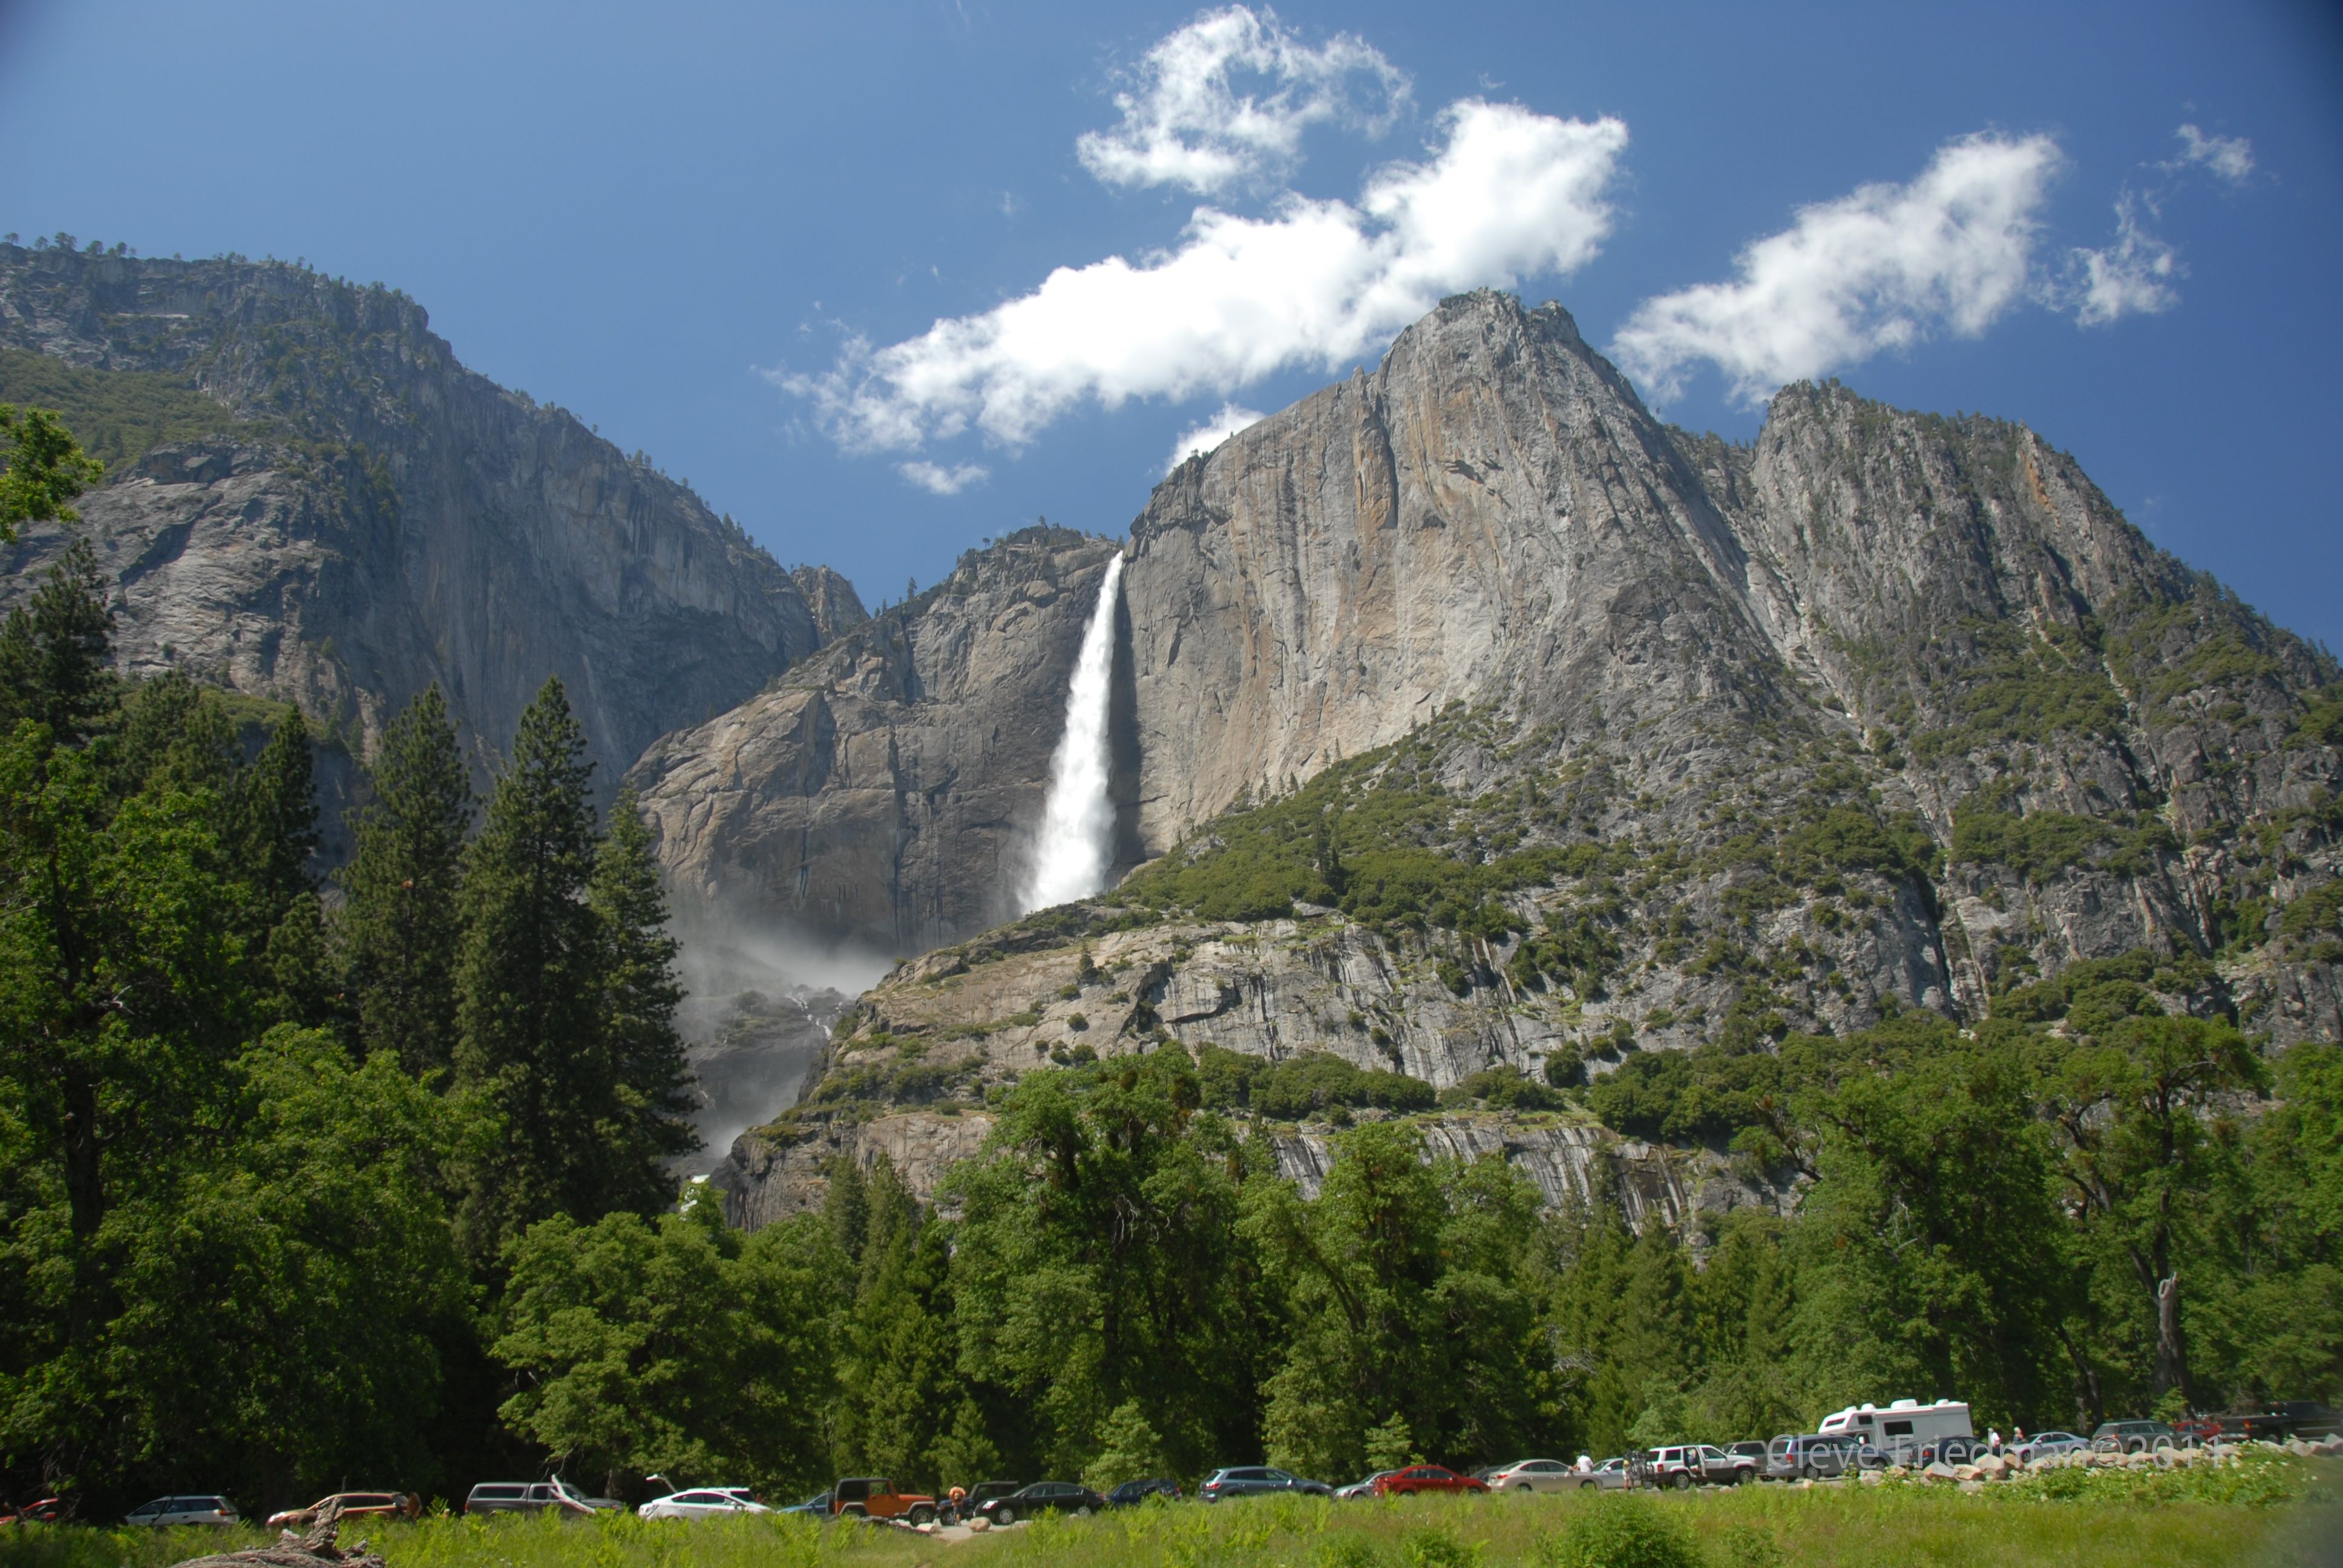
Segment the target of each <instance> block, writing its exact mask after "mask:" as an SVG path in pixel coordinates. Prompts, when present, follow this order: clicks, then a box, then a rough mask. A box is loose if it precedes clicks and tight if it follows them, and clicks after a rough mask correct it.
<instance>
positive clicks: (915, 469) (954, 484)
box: [895, 461, 992, 496]
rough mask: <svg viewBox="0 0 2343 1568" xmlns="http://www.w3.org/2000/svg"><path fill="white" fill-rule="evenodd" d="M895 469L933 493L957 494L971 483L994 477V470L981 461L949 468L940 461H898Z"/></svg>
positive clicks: (942, 494)
mask: <svg viewBox="0 0 2343 1568" xmlns="http://www.w3.org/2000/svg"><path fill="white" fill-rule="evenodd" d="M895 471H896V472H897V473H899V474H900V475H902V476H903V477H905V478H907V479H909V480H910V481H911V483H913V484H915V485H917V486H919V487H920V488H921V489H923V490H926V491H928V492H929V493H930V494H931V495H938V496H957V495H959V494H960V492H961V491H962V490H965V489H967V488H968V487H970V485H975V484H981V483H982V482H983V481H985V480H986V479H989V478H990V477H992V470H991V469H990V468H988V467H985V466H984V465H983V464H981V463H961V464H960V465H958V466H957V467H950V468H947V467H943V466H942V465H941V464H940V463H929V462H924V461H923V462H917V463H898V464H897V465H895Z"/></svg>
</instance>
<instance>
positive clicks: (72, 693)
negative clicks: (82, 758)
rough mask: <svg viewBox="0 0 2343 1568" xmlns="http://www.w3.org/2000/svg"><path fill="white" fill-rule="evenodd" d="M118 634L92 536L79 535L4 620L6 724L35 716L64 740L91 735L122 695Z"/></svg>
mask: <svg viewBox="0 0 2343 1568" xmlns="http://www.w3.org/2000/svg"><path fill="white" fill-rule="evenodd" d="M113 637H114V611H113V609H112V608H110V607H108V606H107V604H106V578H105V576H104V574H103V573H101V572H100V571H99V570H98V569H97V557H96V555H95V554H93V553H92V552H91V550H90V548H89V544H88V542H87V541H86V540H84V539H75V541H74V542H73V544H72V545H71V546H70V547H69V548H67V549H66V550H65V554H64V555H63V556H61V557H59V558H58V559H57V562H56V564H55V566H53V567H51V568H49V572H48V576H47V578H45V580H44V581H43V582H42V584H41V586H40V587H39V588H35V590H34V591H33V597H32V598H31V600H30V601H29V602H28V603H27V604H25V605H24V606H21V607H19V608H15V609H13V610H10V611H9V612H8V618H7V621H6V622H5V624H0V724H5V725H6V726H9V727H14V725H15V723H16V721H17V720H18V719H36V720H38V721H39V722H41V723H43V724H45V725H47V726H48V727H49V735H50V738H51V739H54V740H55V742H56V743H57V744H58V745H60V746H77V745H79V744H81V743H82V742H83V741H85V740H86V739H89V738H90V736H91V735H92V734H93V733H95V732H96V730H97V729H100V728H102V727H103V726H104V723H105V720H106V719H107V718H109V717H110V716H111V715H112V714H113V713H114V711H115V707H116V703H118V702H119V701H120V699H121V687H120V682H119V681H118V680H117V679H116V677H115V674H114V662H113V657H112V646H111V645H112V642H113Z"/></svg>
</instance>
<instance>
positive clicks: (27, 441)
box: [0, 403, 106, 544]
mask: <svg viewBox="0 0 2343 1568" xmlns="http://www.w3.org/2000/svg"><path fill="white" fill-rule="evenodd" d="M0 441H5V442H6V443H7V452H6V457H5V467H0V544H14V543H15V539H16V533H17V530H18V529H20V528H23V527H24V526H25V524H26V523H48V522H63V523H77V522H79V521H81V517H80V514H78V513H76V512H75V510H74V509H73V508H72V506H71V505H69V503H70V502H71V501H72V500H73V498H75V496H78V495H80V494H81V493H82V492H83V491H84V490H85V489H87V488H89V487H91V486H92V485H95V484H96V483H97V482H98V481H99V480H100V479H102V478H104V477H106V467H105V465H103V464H101V463H100V462H98V461H97V459H96V458H95V457H89V456H87V455H86V454H85V453H84V452H83V451H82V449H81V443H80V442H78V441H76V440H75V439H74V437H73V432H72V431H70V430H67V429H66V428H65V425H64V423H63V422H62V421H61V420H59V419H58V417H57V416H56V415H55V413H53V412H51V411H50V410H49V409H46V408H22V409H20V408H18V407H15V405H14V404H10V403H0Z"/></svg>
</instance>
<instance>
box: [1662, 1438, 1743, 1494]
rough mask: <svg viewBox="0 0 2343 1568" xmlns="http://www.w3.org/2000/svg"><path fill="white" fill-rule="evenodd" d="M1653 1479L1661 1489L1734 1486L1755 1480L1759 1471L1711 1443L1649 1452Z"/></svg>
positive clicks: (1689, 1443) (1690, 1443) (1698, 1443)
mask: <svg viewBox="0 0 2343 1568" xmlns="http://www.w3.org/2000/svg"><path fill="white" fill-rule="evenodd" d="M1644 1458H1645V1459H1647V1460H1648V1461H1650V1462H1651V1466H1652V1479H1653V1482H1654V1484H1656V1485H1660V1486H1674V1487H1685V1486H1695V1485H1715V1486H1731V1485H1734V1484H1735V1483H1738V1482H1743V1481H1750V1480H1754V1479H1755V1477H1756V1473H1757V1467H1756V1466H1755V1464H1754V1463H1751V1462H1747V1461H1745V1460H1743V1459H1741V1458H1739V1457H1738V1456H1736V1455H1734V1454H1730V1453H1727V1452H1725V1450H1723V1449H1721V1448H1719V1447H1717V1446H1716V1445H1715V1443H1708V1442H1684V1443H1674V1444H1671V1445H1670V1446H1668V1447H1665V1448H1654V1449H1651V1450H1648V1451H1646V1452H1645V1453H1644Z"/></svg>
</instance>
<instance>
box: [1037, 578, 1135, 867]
mask: <svg viewBox="0 0 2343 1568" xmlns="http://www.w3.org/2000/svg"><path fill="white" fill-rule="evenodd" d="M1121 588H1122V556H1121V553H1120V552H1118V553H1117V554H1116V556H1115V558H1114V559H1112V560H1111V561H1109V562H1107V564H1106V578H1105V579H1104V580H1103V581H1101V583H1100V584H1099V597H1098V604H1097V606H1096V607H1095V608H1092V609H1091V619H1090V624H1089V625H1088V626H1086V627H1084V628H1082V651H1081V657H1080V658H1076V659H1075V661H1074V680H1073V684H1072V686H1071V687H1070V688H1069V689H1067V691H1066V733H1065V736H1064V738H1063V739H1061V740H1060V741H1059V742H1058V754H1057V756H1056V757H1055V758H1054V759H1051V764H1050V795H1049V800H1048V803H1047V804H1046V805H1045V806H1044V807H1043V808H1042V810H1041V838H1040V839H1039V840H1038V841H1037V842H1036V843H1035V845H1034V852H1033V878H1032V880H1031V882H1029V883H1027V884H1026V889H1025V908H1026V909H1028V910H1044V909H1048V908H1049V907H1050V906H1051V905H1052V904H1062V903H1065V902H1066V901H1068V900H1071V899H1086V898H1088V897H1090V895H1091V894H1092V893H1095V892H1097V891H1098V890H1100V889H1101V888H1102V887H1104V886H1105V885H1106V872H1107V867H1108V866H1109V865H1111V864H1112V863H1113V858H1114V802H1113V801H1111V800H1110V799H1107V792H1106V790H1107V734H1106V709H1107V697H1108V695H1109V688H1110V686H1111V683H1112V678H1113V675H1114V610H1115V606H1116V604H1117V603H1118V602H1120V599H1121Z"/></svg>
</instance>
